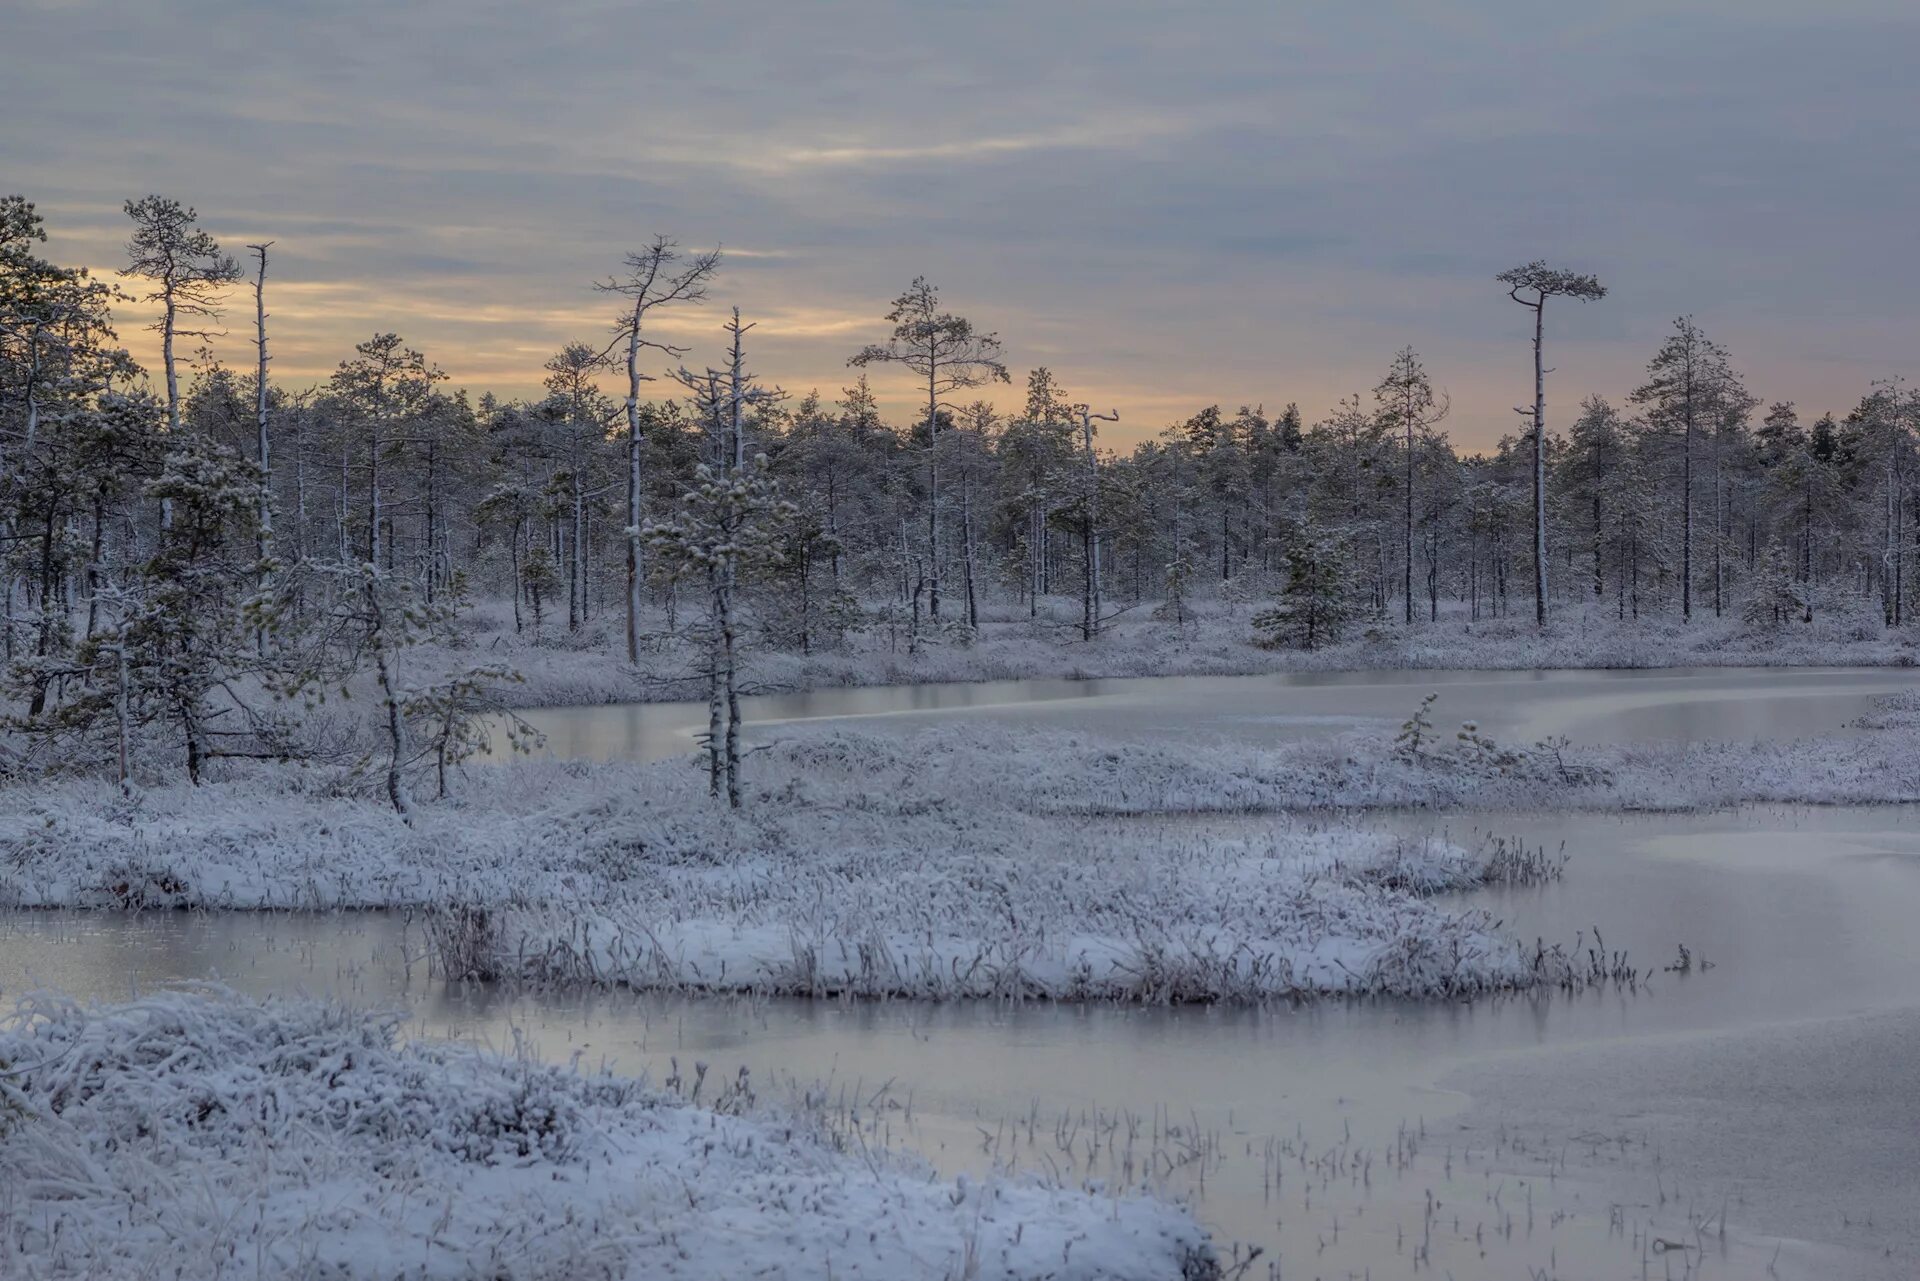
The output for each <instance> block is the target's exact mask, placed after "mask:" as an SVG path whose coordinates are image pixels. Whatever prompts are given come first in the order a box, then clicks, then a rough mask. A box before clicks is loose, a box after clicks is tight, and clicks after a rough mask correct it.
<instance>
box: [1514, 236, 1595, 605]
mask: <svg viewBox="0 0 1920 1281" xmlns="http://www.w3.org/2000/svg"><path fill="white" fill-rule="evenodd" d="M1494 279H1495V280H1498V281H1499V282H1500V283H1501V284H1503V285H1505V286H1506V287H1507V296H1508V297H1509V298H1511V299H1513V300H1514V301H1515V302H1517V303H1519V304H1520V305H1521V306H1522V307H1527V308H1530V309H1531V310H1532V311H1533V616H1534V621H1535V622H1536V623H1537V624H1539V625H1540V626H1542V627H1545V626H1546V625H1547V370H1546V366H1545V365H1544V364H1542V363H1541V357H1542V342H1543V340H1544V337H1545V330H1546V315H1547V299H1549V298H1573V299H1577V300H1578V301H1580V302H1594V301H1596V300H1598V299H1601V298H1605V297H1606V296H1607V287H1606V286H1605V285H1603V284H1601V283H1600V282H1599V281H1598V280H1597V279H1595V278H1594V277H1592V276H1583V275H1580V274H1579V273H1577V272H1572V271H1562V270H1561V269H1559V268H1557V267H1549V266H1547V264H1546V263H1545V262H1543V261H1541V260H1540V259H1537V258H1536V259H1535V260H1534V261H1532V262H1530V263H1528V264H1527V265H1526V266H1524V267H1515V268H1512V269H1511V270H1509V271H1503V272H1501V273H1500V274H1499V275H1498V276H1495V277H1494ZM1529 293H1530V294H1532V295H1533V297H1531V298H1528V297H1525V295H1526V294H1529Z"/></svg>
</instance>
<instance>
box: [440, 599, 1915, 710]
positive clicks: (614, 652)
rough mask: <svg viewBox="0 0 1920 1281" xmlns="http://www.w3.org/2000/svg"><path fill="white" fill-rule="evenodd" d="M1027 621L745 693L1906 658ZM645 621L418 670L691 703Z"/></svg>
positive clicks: (881, 642)
mask: <svg viewBox="0 0 1920 1281" xmlns="http://www.w3.org/2000/svg"><path fill="white" fill-rule="evenodd" d="M1049 608H1050V611H1051V612H1050V613H1043V614H1042V615H1041V616H1040V617H1038V618H1028V617H1027V616H1026V614H1025V612H1024V611H1020V610H1014V609H1008V608H1006V607H1004V606H997V607H995V606H990V607H988V608H987V609H985V610H983V614H982V619H981V626H980V630H979V632H978V634H977V635H973V636H963V635H961V634H959V633H944V634H938V635H936V636H934V637H933V638H932V639H930V640H926V641H924V642H923V643H922V644H921V646H920V648H919V651H918V652H917V653H910V652H908V647H907V646H906V644H905V643H904V641H902V640H901V638H900V637H899V636H898V635H890V634H889V633H888V632H886V631H885V630H884V629H876V630H869V631H854V632H851V633H849V634H848V635H847V636H846V637H845V639H844V640H843V642H841V643H840V644H838V645H836V646H834V647H831V648H825V649H820V650H816V651H815V652H813V653H810V654H800V653H794V652H789V651H782V650H779V649H774V648H768V647H765V646H761V645H750V646H749V648H748V652H747V657H746V668H745V670H746V681H747V684H748V685H749V686H750V687H752V688H755V689H758V690H769V691H771V690H809V689H826V688H840V687H849V686H872V685H911V684H924V683H929V682H949V681H963V682H978V681H992V680H1025V679H1048V678H1061V677H1064V678H1068V679H1088V680H1091V679H1097V678H1108V677H1126V676H1245V675H1260V674H1265V673H1272V672H1296V671H1352V670H1369V669H1380V668H1394V669H1471V670H1488V671H1496V670H1497V671H1515V670H1532V669H1572V668H1608V669H1617V668H1667V667H1829V666H1860V667H1887V666H1896V667H1910V666H1914V665H1915V664H1916V663H1920V637H1916V635H1915V634H1914V633H1912V632H1910V631H1896V630H1890V629H1888V628H1886V627H1885V626H1884V625H1883V624H1882V623H1881V622H1880V620H1879V618H1878V617H1877V616H1876V615H1874V614H1872V613H1871V612H1870V611H1866V610H1862V609H1852V610H1846V611H1839V612H1833V613H1822V614H1821V615H1819V616H1817V617H1816V618H1815V619H1814V621H1813V622H1812V623H1797V622H1796V623H1793V624H1791V625H1788V626H1786V627H1783V628H1780V629H1778V630H1772V631H1754V630H1752V629H1750V628H1747V627H1745V626H1743V625H1742V624H1740V623H1739V622H1737V621H1736V620H1734V619H1731V618H1729V619H1709V618H1702V619H1699V620H1697V621H1695V622H1693V623H1690V624H1685V625H1682V624H1681V623H1679V622H1678V621H1675V620H1670V619H1665V618H1653V617H1649V618H1646V619H1641V620H1631V619H1629V620H1621V619H1618V618H1616V617H1615V616H1614V613H1613V611H1612V610H1611V609H1606V608H1596V607H1591V606H1589V607H1585V608H1579V609H1576V608H1573V607H1567V608H1564V609H1562V610H1561V611H1560V613H1558V614H1557V615H1556V616H1555V617H1554V619H1553V620H1552V621H1551V622H1550V623H1549V625H1548V627H1547V628H1546V629H1545V630H1544V631H1542V630H1541V629H1539V628H1537V627H1536V626H1535V625H1534V624H1533V622H1532V620H1531V618H1530V617H1529V618H1526V619H1521V618H1502V619H1481V620H1478V621H1473V620H1470V619H1467V618H1464V617H1461V616H1458V615H1453V616H1443V617H1442V618H1440V619H1439V620H1438V621H1435V622H1419V623H1415V624H1414V625H1412V626H1407V625H1404V624H1402V623H1400V622H1398V621H1397V620H1378V621H1371V622H1368V623H1365V624H1361V625H1356V626H1355V627H1354V628H1352V629H1351V632H1350V634H1349V635H1348V636H1347V637H1346V638H1345V639H1343V640H1341V641H1339V642H1338V643H1335V644H1331V645H1327V646H1324V647H1322V648H1319V649H1316V650H1313V651H1311V652H1305V651H1301V650H1290V649H1269V648H1265V647H1263V646H1261V645H1260V644H1258V643H1256V642H1257V638H1256V636H1255V633H1254V629H1253V624H1252V615H1253V613H1254V612H1255V607H1254V606H1252V605H1244V606H1241V607H1238V608H1228V607H1225V606H1222V605H1221V604H1219V603H1218V602H1212V601H1210V602H1205V603H1203V604H1202V605H1201V606H1200V608H1199V612H1197V613H1196V614H1195V615H1194V617H1193V618H1191V619H1190V620H1189V621H1188V623H1187V624H1186V625H1185V626H1175V625H1174V624H1172V623H1169V622H1166V621H1163V620H1158V619H1154V618H1151V617H1149V616H1148V611H1147V610H1146V609H1141V610H1139V611H1137V612H1134V613H1127V614H1122V615H1121V616H1120V617H1119V618H1117V619H1116V620H1115V621H1114V622H1112V623H1111V624H1109V627H1108V630H1107V631H1106V633H1105V634H1104V635H1102V636H1101V637H1100V638H1099V639H1098V640H1096V641H1094V642H1092V643H1088V642H1085V641H1082V640H1081V639H1079V636H1078V633H1077V630H1076V627H1077V621H1078V618H1079V613H1078V608H1079V607H1078V605H1077V603H1072V602H1052V603H1050V606H1049ZM662 621H663V620H659V619H654V620H652V622H653V623H654V625H655V630H653V631H650V632H649V633H648V636H647V645H646V648H645V651H644V652H643V653H642V655H641V661H640V663H639V664H638V666H633V665H629V664H628V663H627V661H626V656H625V653H624V649H623V639H622V635H621V632H620V629H619V627H618V625H617V623H618V620H611V621H609V620H606V619H600V620H596V621H594V622H593V623H590V624H589V625H588V626H587V627H586V628H585V629H583V630H582V631H581V632H579V633H577V634H573V635H568V634H566V633H560V634H557V635H553V634H550V635H548V636H546V637H545V638H544V639H543V640H541V641H538V642H536V641H535V639H534V638H533V637H532V635H531V634H530V633H521V634H516V633H515V632H514V631H513V628H512V623H511V620H510V616H509V615H508V614H507V613H506V611H505V608H504V607H503V606H500V605H499V604H498V603H497V602H488V603H485V604H482V605H480V606H477V607H476V608H475V609H474V610H473V611H472V612H471V613H470V614H469V615H468V616H467V617H466V618H465V619H464V620H463V621H462V624H461V626H460V629H459V636H460V648H459V649H457V650H446V649H442V648H439V647H432V648H423V649H422V650H421V651H419V653H418V654H417V656H416V660H417V661H418V662H419V664H420V665H421V667H422V668H423V669H424V670H438V669H442V668H444V669H449V670H451V669H453V668H456V667H459V666H462V665H464V664H465V663H468V662H471V661H473V660H474V658H476V657H480V658H484V659H485V660H487V661H489V662H504V663H507V664H508V665H510V666H512V667H513V668H514V669H515V670H516V671H518V672H519V673H521V674H522V675H523V676H524V677H525V680H524V682H523V683H518V684H514V685H511V686H507V687H504V688H502V689H501V690H500V696H501V697H502V698H503V699H504V700H506V701H508V702H509V703H512V704H514V705H517V706H521V707H558V706H570V705H584V704H598V703H619V702H647V701H663V700H676V699H697V698H701V697H704V688H703V686H702V683H701V680H700V678H699V677H698V676H697V674H696V673H697V672H698V671H699V669H700V657H699V655H698V653H697V652H696V649H695V648H694V645H693V642H692V641H691V639H690V638H689V637H688V636H687V635H686V634H684V633H681V634H673V633H669V632H667V631H665V630H663V627H662Z"/></svg>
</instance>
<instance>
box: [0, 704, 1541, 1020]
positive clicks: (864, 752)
mask: <svg viewBox="0 0 1920 1281" xmlns="http://www.w3.org/2000/svg"><path fill="white" fill-rule="evenodd" d="M944 743H945V740H944V739H943V738H942V737H940V736H937V735H923V736H916V737H914V738H911V739H907V740H889V739H883V738H877V737H868V736H856V735H845V734H829V735H823V736H807V737H802V738H799V739H796V740H795V741H793V742H790V743H786V744H783V745H781V747H780V748H779V749H778V750H776V751H772V752H766V753H760V754H757V755H756V756H754V757H752V758H751V761H752V764H753V773H752V775H751V777H752V781H753V783H754V788H753V795H752V796H751V798H750V800H749V803H748V805H747V806H746V808H744V809H743V810H741V811H738V812H733V811H728V810H727V809H725V808H724V807H723V806H717V805H714V804H713V803H711V802H710V801H709V800H708V798H707V797H706V795H705V778H704V776H703V775H701V774H699V773H698V772H696V771H694V770H692V769H690V768H689V767H688V765H687V763H685V762H681V761H675V762H669V763H665V764H660V765H652V766H594V767H587V766H580V765H557V764H552V763H534V762H527V763H521V764H515V765H508V766H499V767H490V768H485V769H479V770H476V771H474V774H473V777H472V778H471V779H470V780H469V781H468V782H467V783H466V785H465V786H464V787H463V788H462V790H461V792H460V793H459V795H458V796H457V797H455V798H453V799H452V800H450V801H449V802H447V803H444V804H435V805H423V806H422V807H421V809H420V811H419V813H418V815H417V818H416V823H415V824H414V825H413V826H411V827H410V826H408V825H406V824H404V823H402V822H401V821H400V820H399V818H398V817H397V816H396V815H394V814H393V813H392V812H391V811H389V810H387V809H385V808H384V807H382V806H381V805H379V804H377V803H376V802H373V801H370V800H362V799H356V798H351V797H342V796H335V795H329V794H326V793H325V792H324V791H323V790H319V789H315V788H312V787H308V786H303V784H305V783H309V782H311V781H313V780H310V779H307V778H305V777H304V776H302V775H300V774H299V773H297V772H294V771H289V770H285V769H262V770H256V771H253V772H252V774H251V776H250V777H249V778H247V779H245V780H242V781H232V782H225V783H217V784H212V785H209V786H206V787H202V788H200V789H198V790H195V789H191V788H186V787H170V788H164V789H153V790H150V791H147V792H144V793H142V794H140V795H138V796H137V797H136V798H135V799H134V800H131V801H127V800H123V799H121V798H119V797H118V795H117V793H115V792H114V791H113V789H112V788H111V787H109V786H105V785H102V784H99V783H94V782H63V783H57V784H50V785H47V786H44V787H40V788H36V789H33V790H32V791H31V792H28V791H24V790H13V791H9V792H6V793H0V849H4V850H5V851H6V853H5V854H4V856H0V902H8V903H13V904H16V905H22V906H52V905H81V906H102V907H115V906H195V907H212V908H220V907H231V908H257V907H286V908H329V907H417V908H429V909H436V910H437V911H436V915H435V918H434V919H435V922H436V923H435V926H434V928H435V931H436V938H437V939H438V940H439V943H440V949H439V954H440V956H441V960H442V963H443V964H445V965H447V966H448V967H449V968H451V969H453V970H454V971H456V972H459V973H468V972H472V973H486V974H516V975H522V976H531V977H538V978H542V979H546V980H553V981H583V980H584V981H615V982H623V983H629V984H634V985H639V986H663V987H674V988H685V989H696V990H730V991H755V992H793V993H824V992H836V993H841V992H845V993H856V994H861V995H915V996H927V997H961V996H1039V997H1053V998H1065V999H1075V998H1106V999H1131V1000H1154V1001H1164V1000H1219V999H1243V1000H1257V999H1263V998H1268V997H1275V996H1286V995H1298V994H1309V993H1319V992H1350V991H1365V992H1392V993H1400V994H1409V995H1419V994H1457V993H1467V992H1474V991H1482V990H1486V989H1489V988H1498V987H1512V986H1527V985H1529V984H1531V983H1533V982H1534V981H1536V979H1537V978H1538V977H1541V976H1543V975H1544V976H1545V977H1548V978H1554V977H1560V975H1559V972H1558V971H1557V970H1556V969H1555V968H1554V967H1555V965H1556V964H1557V962H1556V961H1555V959H1554V958H1544V959H1542V958H1532V957H1529V956H1527V955H1525V954H1524V953H1523V951H1522V949H1521V948H1520V947H1519V946H1518V944H1517V943H1515V942H1514V941H1512V940H1510V939H1506V938H1503V937H1501V936H1500V935H1499V934H1498V933H1497V932H1495V931H1494V930H1493V929H1492V927H1491V924H1490V923H1489V922H1488V921H1487V920H1486V919H1485V918H1484V917H1483V916H1481V915H1480V914H1478V913H1473V912H1457V911H1452V910H1448V909H1446V908H1444V907H1441V906H1439V905H1437V904H1436V903H1435V902H1433V901H1432V900H1431V899H1430V898H1429V897H1427V896H1428V895H1430V894H1432V893H1434V892H1437V891H1442V890H1447V889H1458V888H1465V887H1468V886H1471V885H1475V884H1478V883H1480V882H1481V881H1482V880H1483V879H1484V878H1485V877H1486V876H1488V875H1493V876H1507V875H1510V874H1512V873H1513V871H1514V868H1513V865H1512V863H1511V861H1510V852H1508V851H1504V850H1499V849H1494V850H1487V851H1481V852H1478V853H1468V852H1466V851H1463V850H1460V849H1457V848H1454V847H1452V846H1448V845H1445V844H1444V843H1440V842H1415V843H1408V842H1405V841H1402V840H1401V839H1400V838H1397V837H1393V836H1389V835H1385V834H1379V833H1373V832H1367V831H1363V830H1360V829H1358V828H1355V827H1352V826H1348V825H1345V824H1335V825H1328V824H1326V823H1324V822H1319V821H1309V820H1294V819H1283V820H1276V821H1275V822H1274V823H1272V824H1271V825H1269V826H1267V827H1265V828H1263V829H1262V830H1261V831H1260V832H1259V833H1258V834H1245V833H1240V834H1221V833H1217V832H1207V831H1200V830H1193V829H1191V828H1189V827H1187V826H1185V825H1181V824H1172V823H1165V822H1155V821H1150V820H1143V819H1140V818H1133V819H1127V820H1109V821H1107V822H1104V823H1100V824H1089V823H1087V822H1085V821H1082V820H1081V819H1079V818H1078V817H1073V816H1062V815H1051V814H1046V813H1041V812H1028V809H1027V808H1026V800H1025V799H1024V798H1022V797H1020V796H1018V795H1008V796H1004V797H1000V798H994V797H993V795H992V789H993V788H995V787H996V786H997V785H998V782H999V775H998V774H997V773H995V772H993V771H990V770H985V769H982V770H979V771H977V772H973V773H970V772H969V770H968V768H967V766H966V765H965V764H964V762H967V761H977V760H978V759H979V758H978V756H977V755H976V754H975V752H974V751H973V750H972V748H973V747H977V746H980V745H977V744H971V745H970V744H963V745H962V746H961V749H960V752H959V754H958V755H957V756H956V757H955V758H954V759H953V760H951V761H950V760H948V759H947V758H946V756H945V752H946V750H947V749H946V747H945V746H944ZM901 753H906V754H908V755H912V754H914V753H919V754H920V755H919V764H918V766H915V765H912V764H908V763H905V762H902V761H901V760H900V754H901ZM883 759H890V760H891V761H892V762H893V763H892V764H883V763H882V762H883ZM896 776H897V777H896ZM896 783H897V785H896ZM1039 808H1041V807H1040V806H1038V805H1036V806H1035V809H1039Z"/></svg>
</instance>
